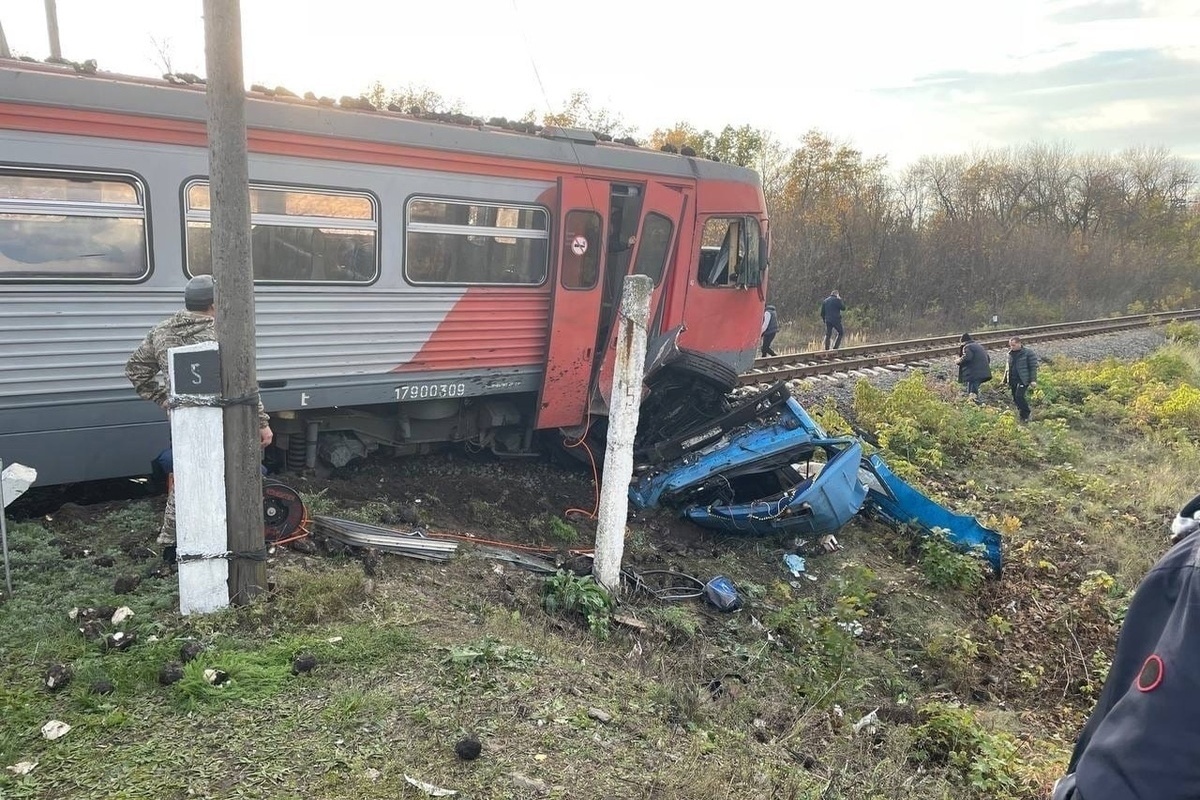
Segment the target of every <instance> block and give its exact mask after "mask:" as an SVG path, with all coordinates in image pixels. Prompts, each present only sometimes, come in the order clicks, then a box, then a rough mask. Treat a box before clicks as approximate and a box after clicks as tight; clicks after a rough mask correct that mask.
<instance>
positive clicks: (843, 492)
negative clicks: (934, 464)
mask: <svg viewBox="0 0 1200 800" xmlns="http://www.w3.org/2000/svg"><path fill="white" fill-rule="evenodd" d="M634 458H635V464H636V465H637V466H635V470H634V480H633V482H632V483H631V484H630V488H629V499H630V502H631V503H632V504H633V505H634V506H635V507H636V508H641V509H646V508H654V507H661V506H667V507H671V508H678V509H679V512H680V514H681V515H682V516H683V517H684V518H686V519H689V520H691V521H692V522H694V523H695V524H697V525H699V526H701V527H704V528H710V529H713V530H719V531H724V532H727V533H735V534H746V535H759V536H767V535H773V534H790V535H794V536H800V537H816V536H821V535H824V534H831V533H834V532H836V531H837V530H838V529H840V528H841V527H842V526H843V525H845V524H846V523H847V522H849V521H850V519H851V517H853V516H854V515H855V514H858V513H864V514H866V515H868V516H871V517H874V518H875V519H878V520H880V521H882V522H884V523H886V524H889V525H893V526H902V525H907V526H909V527H911V528H914V529H916V530H917V531H918V532H920V533H923V534H925V535H932V534H933V533H934V532H940V533H942V534H943V535H945V536H946V538H947V539H948V540H949V541H950V542H951V543H952V544H953V545H955V546H956V547H958V548H959V549H961V550H964V551H976V552H980V554H981V555H982V556H983V557H984V558H985V559H986V560H987V562H988V563H989V564H990V565H991V567H992V570H993V572H994V573H995V574H996V575H997V576H998V575H999V574H1000V571H1001V568H1002V558H1001V550H1000V534H999V533H997V532H996V531H993V530H990V529H988V528H985V527H984V526H982V525H980V524H979V522H978V521H977V520H975V518H974V517H970V516H967V515H964V514H957V513H954V512H952V511H950V510H948V509H946V508H945V507H943V506H941V505H939V504H938V503H935V502H934V501H933V500H931V499H929V498H928V497H926V496H925V495H924V494H922V493H921V492H919V491H918V490H917V489H915V488H913V487H912V486H910V485H909V484H908V483H906V482H905V481H903V480H901V479H900V478H898V477H897V476H896V475H895V474H894V473H892V471H891V470H890V469H888V467H887V465H886V464H885V463H884V462H883V460H882V459H880V458H879V456H878V455H872V456H870V457H866V458H864V457H863V445H862V442H861V441H860V440H859V439H858V438H857V437H853V436H830V435H829V434H828V433H826V431H825V430H824V429H823V428H822V427H821V426H820V424H819V423H818V422H817V421H816V420H815V419H813V418H812V417H811V416H809V414H808V413H807V412H806V411H805V410H804V408H803V407H802V406H801V405H800V404H799V403H798V402H797V401H796V399H795V398H794V397H792V396H791V393H790V392H788V390H787V387H786V386H785V385H784V384H782V383H780V384H776V385H775V386H772V387H770V388H769V389H766V390H764V391H762V392H760V393H758V394H756V395H754V396H752V397H750V398H748V399H746V400H744V401H742V402H741V403H739V404H737V405H736V406H735V407H733V408H732V409H731V410H730V411H729V412H728V413H727V414H725V415H724V416H722V417H720V418H719V419H716V420H712V421H711V422H708V423H705V424H703V425H701V426H698V427H696V428H693V429H692V430H690V431H687V432H685V433H682V434H680V435H678V436H675V437H674V438H672V439H670V440H667V441H664V442H660V443H657V444H655V445H654V446H653V447H649V448H644V449H642V450H640V451H637V452H635V454H634Z"/></svg>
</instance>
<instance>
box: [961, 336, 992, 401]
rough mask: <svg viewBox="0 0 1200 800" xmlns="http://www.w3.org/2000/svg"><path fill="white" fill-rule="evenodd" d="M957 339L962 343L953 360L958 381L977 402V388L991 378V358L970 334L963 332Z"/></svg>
mask: <svg viewBox="0 0 1200 800" xmlns="http://www.w3.org/2000/svg"><path fill="white" fill-rule="evenodd" d="M958 341H959V342H961V343H962V353H961V355H959V357H958V358H957V359H955V361H954V363H955V364H958V382H959V383H961V384H962V385H963V389H964V390H966V392H967V394H968V395H970V396H971V397H973V398H974V399H975V402H976V403H979V402H980V400H979V388H980V387H981V386H982V385H983V384H985V383H987V382H988V381H990V380H991V379H992V360H991V358H990V357H989V356H988V353H987V350H986V349H984V346H983V345H981V344H980V343H979V342H977V341H975V338H974V337H973V336H971V334H969V333H964V334H963V335H962V336H960V337H958Z"/></svg>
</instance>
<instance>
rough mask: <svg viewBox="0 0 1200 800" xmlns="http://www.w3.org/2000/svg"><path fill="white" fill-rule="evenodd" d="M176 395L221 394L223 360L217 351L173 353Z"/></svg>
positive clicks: (172, 389)
mask: <svg viewBox="0 0 1200 800" xmlns="http://www.w3.org/2000/svg"><path fill="white" fill-rule="evenodd" d="M171 359H172V364H171V366H172V367H173V368H174V373H175V385H174V386H173V387H171V391H172V392H173V393H174V394H220V393H221V359H220V355H219V353H218V351H217V350H200V351H197V352H192V353H172V354H171Z"/></svg>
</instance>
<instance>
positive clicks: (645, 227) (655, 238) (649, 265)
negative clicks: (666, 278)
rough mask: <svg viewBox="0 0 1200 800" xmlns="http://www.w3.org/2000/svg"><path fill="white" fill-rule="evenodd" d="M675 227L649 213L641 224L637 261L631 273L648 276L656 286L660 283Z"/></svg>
mask: <svg viewBox="0 0 1200 800" xmlns="http://www.w3.org/2000/svg"><path fill="white" fill-rule="evenodd" d="M674 229H675V226H674V225H672V224H671V220H669V219H667V218H666V217H664V216H663V215H662V214H656V213H654V212H650V213H649V214H647V215H646V220H645V222H643V223H642V236H641V239H640V241H638V252H637V259H636V260H635V261H634V263H633V271H634V273H635V274H637V275H648V276H650V278H652V279H653V280H654V285H655V286H657V285H658V284H659V283H660V282H661V281H662V276H663V268H664V267H666V265H667V256H668V255H669V254H670V251H671V233H672V232H673V231H674Z"/></svg>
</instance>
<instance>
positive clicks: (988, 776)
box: [912, 703, 1022, 798]
mask: <svg viewBox="0 0 1200 800" xmlns="http://www.w3.org/2000/svg"><path fill="white" fill-rule="evenodd" d="M920 716H921V719H922V723H921V724H920V725H919V726H917V729H916V740H915V742H914V749H913V755H912V758H913V760H914V761H917V762H918V763H928V764H933V765H939V766H944V767H945V768H946V769H947V770H948V772H949V773H950V775H951V777H952V778H953V779H955V780H956V782H958V783H959V784H961V785H963V786H968V787H970V788H971V789H973V790H975V791H976V792H977V793H978V794H980V795H982V796H984V797H990V798H1011V797H1015V796H1017V795H1018V792H1020V790H1021V788H1022V787H1021V780H1020V777H1019V774H1018V769H1017V768H1018V766H1019V761H1018V758H1017V744H1016V741H1015V740H1014V739H1013V737H1012V736H1010V735H1009V734H1007V733H1004V732H999V731H989V730H987V729H986V728H984V726H983V725H981V724H980V722H979V720H978V719H976V717H975V715H974V714H973V713H972V712H971V710H970V709H969V708H964V707H963V706H960V705H958V704H955V703H930V704H928V705H926V706H924V707H923V708H921V710H920Z"/></svg>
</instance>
